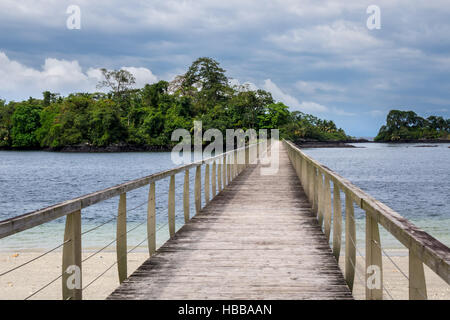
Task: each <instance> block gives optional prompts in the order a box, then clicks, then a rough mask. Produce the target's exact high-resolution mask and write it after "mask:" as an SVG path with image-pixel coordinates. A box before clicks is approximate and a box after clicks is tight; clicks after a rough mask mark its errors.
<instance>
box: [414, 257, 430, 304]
mask: <svg viewBox="0 0 450 320" xmlns="http://www.w3.org/2000/svg"><path fill="white" fill-rule="evenodd" d="M409 299H410V300H427V299H428V295H427V284H426V281H425V272H424V270H423V263H422V261H420V259H419V258H417V257H416V256H415V255H414V253H412V252H411V251H410V252H409Z"/></svg>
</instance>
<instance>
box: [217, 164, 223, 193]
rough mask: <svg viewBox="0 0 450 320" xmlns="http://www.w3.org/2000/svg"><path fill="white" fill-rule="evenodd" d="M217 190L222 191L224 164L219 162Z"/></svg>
mask: <svg viewBox="0 0 450 320" xmlns="http://www.w3.org/2000/svg"><path fill="white" fill-rule="evenodd" d="M217 190H219V192H221V191H222V162H220V160H217Z"/></svg>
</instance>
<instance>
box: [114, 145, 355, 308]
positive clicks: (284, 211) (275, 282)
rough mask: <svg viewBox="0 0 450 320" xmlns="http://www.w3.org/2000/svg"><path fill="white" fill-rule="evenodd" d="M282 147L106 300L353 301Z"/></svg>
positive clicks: (244, 174)
mask: <svg viewBox="0 0 450 320" xmlns="http://www.w3.org/2000/svg"><path fill="white" fill-rule="evenodd" d="M280 147H281V148H282V149H281V150H280V151H281V155H280V169H279V172H278V174H277V175H274V176H261V175H260V170H259V166H250V167H249V168H247V169H246V170H244V171H243V172H242V173H241V174H240V175H239V176H238V177H236V178H235V180H234V181H232V182H231V183H230V184H229V185H228V186H227V188H226V189H224V190H223V191H222V192H221V193H220V194H219V195H217V196H216V197H215V198H214V199H213V200H212V201H211V202H210V203H209V204H208V205H207V206H206V207H205V208H204V209H203V210H202V212H201V213H200V214H198V215H197V216H195V217H193V218H192V219H191V221H190V222H189V223H187V224H186V225H185V226H183V227H182V228H181V229H180V230H179V231H178V232H177V233H176V235H175V237H174V238H173V239H171V240H169V241H168V242H167V243H166V244H165V245H163V246H162V247H161V248H160V249H159V250H158V251H157V253H156V254H155V255H154V256H152V257H151V258H150V259H148V260H147V261H146V262H145V263H144V264H143V265H142V266H141V267H139V268H138V269H137V270H136V271H135V272H134V273H133V274H132V275H131V276H130V278H129V279H127V280H126V281H125V282H123V283H122V285H121V286H120V287H119V288H117V289H116V290H115V291H114V292H113V293H112V294H111V295H110V297H109V298H108V299H352V295H351V293H350V290H349V288H348V286H347V285H346V283H345V280H344V277H343V275H342V272H341V270H340V269H339V267H338V265H337V263H336V260H335V258H334V256H333V255H332V252H331V249H330V247H329V245H328V243H327V240H326V238H325V236H324V234H323V233H322V231H321V229H320V227H319V225H318V223H317V220H316V218H315V217H314V215H313V214H312V213H311V211H310V204H309V203H308V200H307V198H306V195H305V193H304V191H303V189H302V187H301V184H300V181H299V179H298V178H297V176H296V174H295V171H294V168H293V167H292V165H291V163H290V162H289V159H288V157H287V153H286V151H285V150H284V149H283V147H282V146H280Z"/></svg>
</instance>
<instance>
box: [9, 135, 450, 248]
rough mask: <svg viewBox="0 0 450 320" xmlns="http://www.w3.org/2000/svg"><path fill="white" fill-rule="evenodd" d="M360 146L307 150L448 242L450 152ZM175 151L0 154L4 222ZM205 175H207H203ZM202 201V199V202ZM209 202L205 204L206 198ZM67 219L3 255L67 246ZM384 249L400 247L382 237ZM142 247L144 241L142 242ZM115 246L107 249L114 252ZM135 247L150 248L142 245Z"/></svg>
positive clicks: (161, 215) (134, 199)
mask: <svg viewBox="0 0 450 320" xmlns="http://www.w3.org/2000/svg"><path fill="white" fill-rule="evenodd" d="M357 146H360V147H364V148H355V149H346V148H342V149H329V148H323V149H305V151H306V152H307V153H308V154H310V155H311V156H312V157H313V158H315V159H317V160H319V161H320V162H322V163H323V164H325V165H326V166H328V167H329V168H331V169H332V170H335V171H336V172H338V173H339V174H341V175H343V176H344V177H346V178H347V179H349V180H350V181H352V182H353V183H354V184H355V185H357V186H358V187H360V188H361V189H363V190H364V191H366V192H368V193H369V194H371V195H372V196H374V197H375V198H377V199H379V200H380V201H382V202H384V203H386V204H387V205H388V206H390V207H392V208H393V209H394V210H396V211H397V212H399V213H400V214H401V215H403V216H404V217H406V218H408V219H410V220H411V221H412V222H414V223H415V224H416V225H418V226H419V227H421V228H423V229H424V230H425V231H427V232H429V233H430V234H431V235H433V236H434V237H436V238H438V239H439V240H440V241H442V242H444V243H445V244H447V245H450V182H449V181H450V161H449V160H450V149H449V148H448V145H444V144H441V145H439V146H438V147H435V148H416V147H414V145H410V144H408V145H401V144H397V145H389V144H357ZM173 167H174V165H173V164H172V162H171V160H170V153H149V152H147V153H51V152H41V151H38V152H11V151H0V220H3V219H6V218H9V217H13V216H16V215H19V214H23V213H26V212H29V211H33V210H36V209H40V208H43V207H47V206H50V205H52V204H55V203H58V202H61V201H64V200H68V199H72V198H75V197H78V196H81V195H83V194H87V193H90V192H94V191H98V190H101V189H104V188H107V187H111V186H113V185H116V184H119V183H122V182H125V181H129V180H132V179H136V178H140V177H142V176H146V175H149V174H152V173H156V172H159V171H162V170H166V169H169V168H173ZM203 176H204V175H203V174H202V177H203ZM193 178H194V174H193V172H192V170H191V172H190V181H191V183H190V189H191V192H190V195H191V199H190V204H191V213H192V212H194V201H193V200H194V199H193V186H194V183H193ZM183 179H184V173H181V174H177V176H176V225H177V229H178V228H179V227H181V225H182V224H183V220H184V219H183V208H182V192H183V191H182V190H183ZM168 184H169V183H168V178H167V179H164V180H162V181H159V182H157V184H156V190H157V195H156V199H157V204H156V207H157V215H156V217H157V218H156V219H157V228H158V229H159V231H158V233H157V241H158V242H159V243H160V244H161V243H163V242H164V241H165V240H166V239H167V238H168V230H167V201H168V199H167V191H168ZM147 194H148V187H144V188H141V189H138V190H135V191H132V192H130V193H129V194H128V195H127V208H128V209H132V208H135V207H137V206H139V205H141V204H142V206H141V207H138V208H137V209H135V210H132V211H130V212H129V213H128V221H129V225H128V230H131V229H133V228H134V227H135V226H137V225H139V224H142V225H141V226H140V227H138V228H137V229H135V230H133V231H130V233H129V234H128V245H129V246H134V245H136V244H138V243H139V242H141V241H142V240H143V239H145V237H146V225H145V219H146V205H145V202H146V199H147ZM202 198H204V197H202ZM202 201H203V202H204V199H202ZM117 206H118V197H116V198H113V199H110V200H107V201H105V202H102V203H99V204H96V205H93V206H91V207H89V208H86V209H84V210H83V212H82V219H83V222H82V223H83V232H84V231H87V230H89V229H91V228H94V227H96V226H98V225H100V224H101V223H103V222H106V221H108V220H109V219H111V218H113V217H114V216H115V215H116V214H117ZM356 217H357V218H358V225H359V226H358V227H359V229H358V230H359V231H358V238H357V241H358V244H359V245H363V243H364V234H363V232H362V230H361V228H364V226H363V223H364V219H363V217H364V216H363V213H362V212H359V211H356ZM63 230H64V218H61V219H58V220H55V221H53V222H51V223H47V224H44V225H42V226H38V227H36V228H33V229H30V230H27V231H25V232H22V233H19V234H16V235H13V236H11V237H8V238H6V239H2V240H0V250H7V251H11V250H23V249H30V250H34V249H48V248H53V247H55V246H57V245H59V244H60V243H62V241H63ZM114 238H115V222H114V221H112V222H111V223H108V224H106V225H105V226H103V227H101V228H99V229H96V230H95V231H93V232H90V233H88V234H86V235H84V236H83V248H85V249H88V250H89V249H93V248H98V247H102V246H104V245H106V244H107V243H109V242H110V241H113V240H114ZM382 242H383V245H384V246H385V247H389V248H397V247H401V246H400V245H399V244H398V243H397V242H396V241H395V240H394V239H391V238H390V237H389V236H388V235H386V234H383V237H382ZM144 244H145V243H144ZM114 248H115V247H114V243H113V244H112V245H111V247H109V248H108V249H110V250H113V249H114ZM138 250H146V249H145V248H144V246H143V247H142V248H138Z"/></svg>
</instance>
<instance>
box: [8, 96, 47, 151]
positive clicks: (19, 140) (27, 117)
mask: <svg viewBox="0 0 450 320" xmlns="http://www.w3.org/2000/svg"><path fill="white" fill-rule="evenodd" d="M41 109H42V106H41V104H40V103H39V102H38V101H37V100H34V99H31V98H30V99H29V100H28V101H26V102H22V103H19V104H17V105H16V106H15V107H14V113H13V114H12V117H11V120H12V129H11V139H12V144H11V145H12V147H19V148H33V147H37V146H38V145H39V143H38V140H37V137H36V130H37V129H38V128H39V127H40V112H41Z"/></svg>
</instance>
